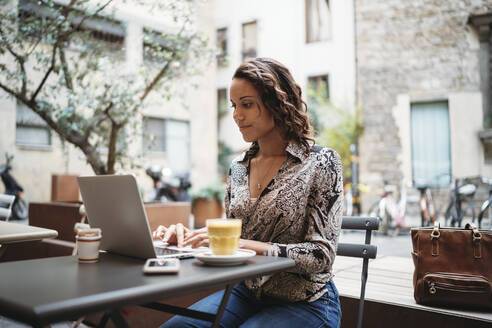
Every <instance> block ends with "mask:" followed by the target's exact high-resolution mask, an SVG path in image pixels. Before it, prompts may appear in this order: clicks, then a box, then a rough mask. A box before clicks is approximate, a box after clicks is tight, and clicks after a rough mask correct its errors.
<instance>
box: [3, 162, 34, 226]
mask: <svg viewBox="0 0 492 328" xmlns="http://www.w3.org/2000/svg"><path fill="white" fill-rule="evenodd" d="M13 158H14V156H13V155H12V156H9V155H8V154H5V159H6V162H5V164H4V165H2V166H0V176H1V177H2V182H3V184H4V185H5V194H7V195H13V196H15V200H14V204H13V205H12V216H11V218H10V219H11V220H25V219H27V216H28V208H27V204H26V202H25V201H24V199H22V193H23V192H24V189H23V188H22V187H21V186H20V185H19V183H17V181H16V180H15V178H14V177H13V176H12V175H11V174H10V170H11V169H12V166H11V165H10V163H11V162H12V159H13ZM0 206H1V204H0Z"/></svg>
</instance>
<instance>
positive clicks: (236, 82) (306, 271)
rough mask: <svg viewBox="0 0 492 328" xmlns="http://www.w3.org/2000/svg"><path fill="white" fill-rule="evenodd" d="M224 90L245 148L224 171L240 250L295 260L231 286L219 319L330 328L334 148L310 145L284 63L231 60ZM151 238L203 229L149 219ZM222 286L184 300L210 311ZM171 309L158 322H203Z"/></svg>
mask: <svg viewBox="0 0 492 328" xmlns="http://www.w3.org/2000/svg"><path fill="white" fill-rule="evenodd" d="M230 97H231V103H232V107H233V108H234V114H233V117H234V121H235V122H236V124H237V125H238V127H239V130H240V131H241V133H242V135H243V138H244V140H245V141H247V142H252V146H251V147H250V149H249V150H248V151H247V152H246V153H245V154H243V155H241V156H239V157H238V158H237V159H235V160H234V161H233V162H232V164H231V168H230V170H229V176H228V179H227V190H226V196H225V208H226V214H227V217H228V218H241V219H242V220H243V231H242V235H241V237H242V239H241V241H240V247H241V248H247V249H252V250H254V251H256V253H257V254H262V255H267V256H283V257H289V258H292V259H293V260H294V261H295V262H296V267H295V269H294V270H292V271H291V272H281V273H277V274H274V275H272V276H266V277H262V278H258V279H255V280H247V281H244V282H243V283H241V284H239V285H238V286H236V287H235V288H234V290H233V292H232V294H231V296H230V299H229V302H228V305H227V308H226V311H225V313H224V316H223V319H222V322H221V324H222V326H224V327H239V326H241V327H325V326H326V327H338V326H339V325H340V319H341V311H340V303H339V299H338V292H337V290H336V287H335V285H334V283H333V281H332V280H331V278H332V277H333V275H332V264H333V260H334V259H335V253H336V247H337V242H338V235H339V232H340V226H341V219H342V202H343V183H342V171H341V162H340V158H339V156H338V154H337V153H336V152H335V151H333V150H331V149H328V148H324V147H320V146H313V145H311V144H310V142H312V141H313V139H312V138H311V136H310V135H311V126H310V124H309V120H308V117H307V113H306V112H307V108H306V104H305V103H304V102H303V100H302V98H301V88H300V87H299V86H298V85H297V84H296V83H295V81H294V79H293V77H292V75H291V74H290V72H289V70H288V69H287V68H286V67H285V66H283V65H282V64H281V63H279V62H277V61H275V60H273V59H268V58H256V59H254V60H251V61H249V62H246V63H244V64H242V65H241V66H239V68H238V69H237V70H236V72H235V73H234V76H233V80H232V84H231V87H230ZM154 237H161V238H163V240H164V241H170V242H173V241H174V242H177V243H178V245H184V246H186V245H192V246H193V247H198V246H202V245H208V239H207V233H206V229H200V230H197V231H195V232H190V231H187V230H186V229H185V230H183V227H182V226H179V227H175V226H172V227H170V228H165V227H162V226H161V227H159V228H158V229H157V231H155V232H154ZM222 295H223V292H218V293H215V294H213V295H210V296H208V297H206V298H204V299H202V300H201V301H199V302H197V303H195V304H194V305H192V306H191V308H192V309H195V310H199V311H205V312H211V313H215V312H216V311H217V308H218V305H219V303H220V300H221V298H222ZM210 325H211V324H210V323H209V322H206V321H201V320H198V319H192V318H184V317H181V316H175V317H174V318H173V319H171V320H170V321H168V322H167V323H166V324H164V325H163V327H209V326H210Z"/></svg>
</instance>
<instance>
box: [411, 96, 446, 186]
mask: <svg viewBox="0 0 492 328" xmlns="http://www.w3.org/2000/svg"><path fill="white" fill-rule="evenodd" d="M410 121H411V122H410V123H411V141H412V174H413V180H414V184H415V185H430V186H433V187H447V186H448V185H449V183H450V178H451V145H450V135H449V112H448V104H447V102H434V103H416V104H412V105H411V112H410Z"/></svg>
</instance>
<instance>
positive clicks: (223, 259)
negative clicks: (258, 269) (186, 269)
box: [194, 249, 256, 266]
mask: <svg viewBox="0 0 492 328" xmlns="http://www.w3.org/2000/svg"><path fill="white" fill-rule="evenodd" d="M194 255H195V258H197V259H198V260H200V261H202V262H203V263H205V264H208V265H217V266H228V265H238V264H242V263H244V262H245V261H246V260H247V259H249V258H250V257H253V256H255V255H256V252H255V251H252V250H249V249H239V250H238V251H237V252H236V254H233V255H214V254H213V253H212V251H211V250H206V251H203V252H197V253H195V254H194Z"/></svg>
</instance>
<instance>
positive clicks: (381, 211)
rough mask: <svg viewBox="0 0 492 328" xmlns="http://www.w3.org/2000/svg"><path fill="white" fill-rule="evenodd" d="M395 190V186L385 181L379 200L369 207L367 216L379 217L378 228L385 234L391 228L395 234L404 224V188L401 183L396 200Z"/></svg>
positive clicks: (405, 200)
mask: <svg viewBox="0 0 492 328" xmlns="http://www.w3.org/2000/svg"><path fill="white" fill-rule="evenodd" d="M395 191H396V187H395V186H393V185H388V184H387V183H386V182H385V183H384V188H383V193H382V194H381V196H380V198H379V200H377V201H376V202H375V203H374V204H372V205H371V207H369V216H371V217H379V218H380V220H381V224H380V225H379V230H381V231H382V232H383V233H384V234H385V235H389V234H390V231H391V230H394V235H397V234H398V232H399V228H400V227H404V226H405V211H406V204H407V193H406V189H405V188H404V187H403V185H402V187H401V190H400V195H399V196H400V199H399V200H398V201H397V200H396V199H395V197H394V193H395Z"/></svg>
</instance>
